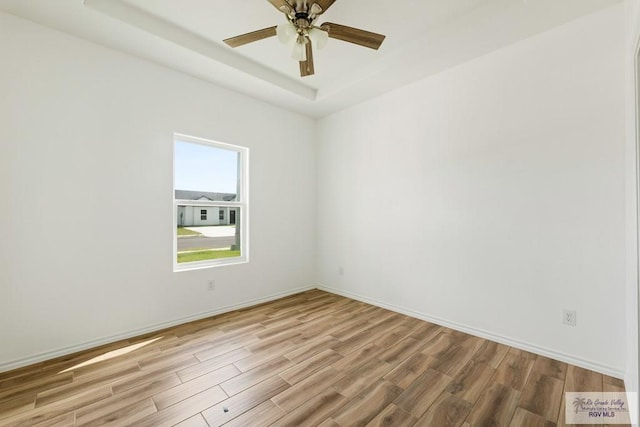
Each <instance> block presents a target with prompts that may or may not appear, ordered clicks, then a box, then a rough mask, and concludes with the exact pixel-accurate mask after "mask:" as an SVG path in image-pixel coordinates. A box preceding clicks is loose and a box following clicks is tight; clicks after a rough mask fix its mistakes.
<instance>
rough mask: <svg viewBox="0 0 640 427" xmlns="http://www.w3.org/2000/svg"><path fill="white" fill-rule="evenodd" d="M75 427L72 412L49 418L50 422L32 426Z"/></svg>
mask: <svg viewBox="0 0 640 427" xmlns="http://www.w3.org/2000/svg"><path fill="white" fill-rule="evenodd" d="M75 425H76V421H75V415H74V414H73V412H69V413H66V414H62V415H59V416H57V417H55V418H51V419H50V420H46V421H42V422H40V423H38V424H34V427H74V426H75Z"/></svg>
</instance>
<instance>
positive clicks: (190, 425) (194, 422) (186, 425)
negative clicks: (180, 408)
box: [174, 414, 209, 427]
mask: <svg viewBox="0 0 640 427" xmlns="http://www.w3.org/2000/svg"><path fill="white" fill-rule="evenodd" d="M174 427H209V424H207V422H206V421H205V420H204V418H203V417H202V414H197V415H194V416H193V417H191V418H187V419H186V420H184V421H182V422H180V423H178V424H176V425H175V426H174Z"/></svg>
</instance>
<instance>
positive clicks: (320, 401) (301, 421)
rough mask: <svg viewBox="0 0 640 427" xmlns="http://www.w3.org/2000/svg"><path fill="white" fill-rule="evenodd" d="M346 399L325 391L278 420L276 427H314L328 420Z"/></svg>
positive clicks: (329, 390) (334, 392)
mask: <svg viewBox="0 0 640 427" xmlns="http://www.w3.org/2000/svg"><path fill="white" fill-rule="evenodd" d="M347 401H348V399H347V398H346V397H344V396H342V395H341V394H340V393H338V392H337V391H335V390H333V389H325V390H323V391H320V392H318V393H317V394H316V396H314V397H312V398H311V399H309V400H308V401H307V402H306V403H304V404H303V405H301V406H298V407H297V408H296V409H294V410H293V411H291V412H289V413H288V414H287V415H285V416H284V417H282V418H280V419H279V420H278V427H299V426H303V425H305V426H314V425H318V424H320V423H321V422H322V421H324V420H325V419H326V418H329V417H330V416H331V415H332V414H334V413H335V412H336V411H337V410H338V409H339V408H341V407H342V406H343V405H344V404H345V403H347Z"/></svg>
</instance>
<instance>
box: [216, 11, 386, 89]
mask: <svg viewBox="0 0 640 427" xmlns="http://www.w3.org/2000/svg"><path fill="white" fill-rule="evenodd" d="M268 1H269V3H271V4H272V5H274V6H275V7H276V9H278V10H279V11H280V12H282V13H283V14H284V15H285V16H286V18H287V21H288V22H286V23H284V24H281V25H277V26H274V27H269V28H263V29H262V30H257V31H253V32H250V33H247V34H242V35H240V36H236V37H231V38H228V39H226V40H224V42H225V43H226V44H228V45H229V46H231V47H238V46H242V45H245V44H247V43H252V42H255V41H258V40H262V39H266V38H268V37H273V36H278V39H279V40H280V41H281V42H282V43H284V44H291V45H292V49H293V55H292V56H293V58H294V59H296V60H297V61H299V62H300V76H301V77H305V76H310V75H313V74H314V68H313V48H312V44H315V45H316V47H317V48H318V49H322V48H323V47H324V46H325V45H326V44H327V41H328V39H329V37H331V38H333V39H338V40H342V41H346V42H349V43H355V44H357V45H360V46H365V47H368V48H371V49H376V50H377V49H378V48H379V47H380V45H381V44H382V42H383V41H384V39H385V36H384V35H382V34H376V33H372V32H370V31H365V30H360V29H358V28H353V27H348V26H346V25H339V24H334V23H332V22H325V23H324V24H322V25H319V26H316V25H315V23H316V21H317V20H318V17H319V16H320V15H322V14H323V13H324V12H326V11H327V9H329V7H331V5H332V4H333V3H335V1H336V0H268Z"/></svg>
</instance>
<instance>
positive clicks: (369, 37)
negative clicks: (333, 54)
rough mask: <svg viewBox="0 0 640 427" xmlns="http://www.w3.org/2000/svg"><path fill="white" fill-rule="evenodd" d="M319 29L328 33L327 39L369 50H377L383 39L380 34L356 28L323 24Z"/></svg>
mask: <svg viewBox="0 0 640 427" xmlns="http://www.w3.org/2000/svg"><path fill="white" fill-rule="evenodd" d="M320 28H321V29H323V30H326V31H328V32H329V37H331V38H333V39H338V40H342V41H345V42H349V43H355V44H358V45H360V46H364V47H368V48H371V49H376V50H377V49H378V48H379V47H380V45H381V44H382V42H383V41H384V39H385V37H386V36H384V35H382V34H376V33H372V32H371V31H365V30H359V29H358V28H353V27H347V26H346V25H340V24H334V23H332V22H325V23H324V24H322V25H321V26H320Z"/></svg>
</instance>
